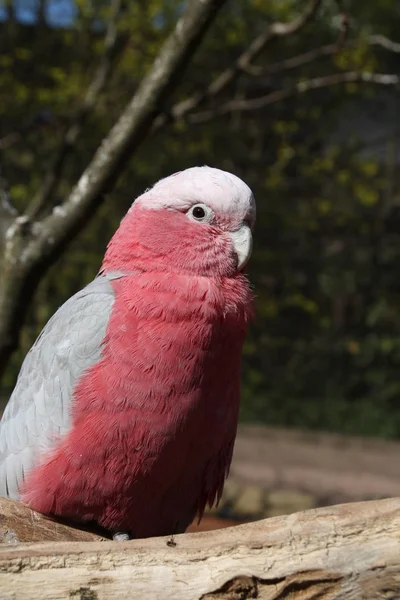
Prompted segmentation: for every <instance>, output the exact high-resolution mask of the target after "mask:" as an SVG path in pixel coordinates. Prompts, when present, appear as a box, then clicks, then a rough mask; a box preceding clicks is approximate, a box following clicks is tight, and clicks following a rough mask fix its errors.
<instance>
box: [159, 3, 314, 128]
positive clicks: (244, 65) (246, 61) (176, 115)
mask: <svg viewBox="0 0 400 600" xmlns="http://www.w3.org/2000/svg"><path fill="white" fill-rule="evenodd" d="M321 2H322V0H312V1H311V2H310V3H309V5H308V7H307V9H306V10H305V11H304V13H302V14H301V15H299V16H298V17H297V18H296V19H294V20H293V21H290V22H289V23H281V22H276V23H272V24H271V25H270V26H269V27H268V28H267V29H266V30H265V31H264V32H263V33H261V34H260V35H259V36H258V37H256V38H255V39H254V40H253V42H252V43H251V44H250V46H249V47H248V48H246V50H245V51H244V52H242V54H241V55H240V56H239V57H238V58H237V60H236V62H235V63H234V64H233V65H231V66H230V67H228V68H227V69H225V70H224V71H223V72H222V73H220V75H218V77H217V78H216V79H215V80H214V81H213V82H212V83H211V84H210V85H209V86H208V88H207V89H206V90H204V91H203V92H198V93H197V94H194V95H193V96H191V97H190V98H187V99H186V100H183V101H182V102H178V103H177V104H175V106H173V107H172V109H171V110H170V111H169V113H168V114H163V115H160V116H159V118H158V119H157V121H156V122H155V124H154V129H159V128H161V127H162V126H163V125H165V124H166V123H167V122H171V121H175V120H178V119H180V118H182V117H183V115H185V114H188V113H189V112H191V111H193V110H194V109H196V108H198V107H199V106H201V105H202V104H204V103H205V102H207V101H208V100H210V99H211V98H215V97H216V96H218V94H220V93H221V92H222V91H223V90H225V89H226V88H227V87H228V86H229V85H230V84H231V83H232V82H233V81H234V80H235V79H236V78H237V77H238V75H239V74H240V73H242V72H245V71H246V70H247V69H248V68H249V66H250V65H251V63H252V61H254V60H255V59H256V58H257V57H258V56H259V55H260V54H261V53H262V52H263V51H264V50H265V48H266V47H267V45H268V44H269V43H270V42H271V41H272V40H274V39H276V38H279V37H285V36H288V35H293V34H295V33H297V32H298V31H300V30H301V29H302V28H303V27H305V25H307V23H309V22H310V21H311V20H312V19H313V18H314V17H315V15H316V13H317V10H318V8H319V7H320V5H321Z"/></svg>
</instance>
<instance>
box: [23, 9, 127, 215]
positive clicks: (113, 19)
mask: <svg viewBox="0 0 400 600" xmlns="http://www.w3.org/2000/svg"><path fill="white" fill-rule="evenodd" d="M122 9H123V1H122V0H112V3H111V15H110V19H109V21H108V24H107V28H106V33H105V37H104V48H103V53H102V56H101V59H100V63H99V65H98V68H97V70H96V72H95V74H94V77H93V79H92V81H91V83H90V85H89V87H88V89H87V91H86V94H85V97H84V99H83V103H82V106H81V107H80V108H79V110H78V111H77V112H76V114H75V115H74V117H73V118H72V119H71V120H70V123H69V125H68V127H67V128H66V131H65V133H64V135H63V139H62V141H61V143H60V147H59V149H58V152H57V155H56V158H55V160H54V162H53V165H52V167H51V169H50V170H49V172H48V173H47V175H46V176H45V179H44V182H43V185H42V187H41V188H40V190H39V191H38V193H37V194H36V195H35V196H34V197H33V199H32V202H31V204H30V206H28V208H27V210H26V214H27V215H28V216H29V217H30V218H35V217H37V216H38V215H39V214H40V213H41V212H42V211H43V209H45V208H46V207H47V205H48V204H49V201H50V199H51V197H52V196H53V195H54V194H55V192H56V189H57V187H58V184H59V183H60V178H61V174H62V171H63V168H64V165H65V161H66V159H67V157H68V155H69V154H70V153H71V150H72V149H73V147H74V146H75V144H76V142H77V140H78V136H79V134H80V133H81V131H82V126H83V124H84V121H85V119H86V117H87V116H88V114H89V113H90V112H91V110H92V109H93V107H94V106H95V104H96V102H97V99H98V96H99V94H100V93H101V92H102V90H103V88H104V87H105V85H106V84H107V81H108V79H109V76H110V73H111V70H112V67H113V65H114V62H115V59H116V57H117V56H118V55H119V54H120V53H121V51H122V50H123V48H124V47H125V42H126V38H125V36H122V35H120V36H118V32H117V21H118V17H119V16H120V14H121V11H122Z"/></svg>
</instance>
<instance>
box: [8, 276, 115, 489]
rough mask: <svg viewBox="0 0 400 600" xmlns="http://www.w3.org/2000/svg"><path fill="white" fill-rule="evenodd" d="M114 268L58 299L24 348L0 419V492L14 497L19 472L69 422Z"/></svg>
mask: <svg viewBox="0 0 400 600" xmlns="http://www.w3.org/2000/svg"><path fill="white" fill-rule="evenodd" d="M119 277H122V274H118V273H114V274H110V275H107V276H103V275H101V276H99V277H97V278H96V279H94V280H93V281H92V282H91V283H90V284H89V285H87V286H86V287H85V288H84V289H83V290H81V291H80V292H78V293H77V294H75V295H74V296H72V297H71V298H70V299H69V300H67V302H65V304H63V305H62V306H61V307H60V308H59V309H58V311H57V312H56V313H55V314H54V316H53V317H52V318H51V319H50V320H49V322H48V323H47V325H46V326H45V327H44V329H43V331H42V333H41V334H40V336H39V337H38V339H37V340H36V342H35V343H34V345H33V346H32V348H31V349H30V351H29V352H28V354H27V356H26V358H25V360H24V362H23V364H22V367H21V371H20V373H19V376H18V379H17V383H16V386H15V389H14V391H13V393H12V395H11V397H10V399H9V401H8V404H7V406H6V409H5V411H4V414H3V418H2V420H1V422H0V496H5V497H9V498H12V499H14V500H16V499H18V488H19V485H20V484H21V482H22V480H23V478H24V474H26V473H27V472H28V470H29V469H30V468H31V467H32V466H34V465H35V464H36V463H37V461H38V459H39V457H40V455H41V454H42V453H43V452H45V451H46V450H49V449H51V448H52V446H53V445H54V440H55V439H59V437H60V436H63V435H65V434H66V433H67V431H68V429H69V428H70V426H71V399H72V391H73V389H74V386H75V384H76V382H77V381H78V379H79V378H80V377H81V375H82V374H83V373H84V372H85V371H86V370H87V369H88V368H90V367H91V366H92V365H93V364H95V363H96V362H97V361H98V360H99V359H100V356H101V351H102V342H103V340H104V337H105V333H106V328H107V324H108V321H109V317H110V313H111V310H112V305H113V302H114V291H113V287H112V285H111V280H112V279H117V278H119Z"/></svg>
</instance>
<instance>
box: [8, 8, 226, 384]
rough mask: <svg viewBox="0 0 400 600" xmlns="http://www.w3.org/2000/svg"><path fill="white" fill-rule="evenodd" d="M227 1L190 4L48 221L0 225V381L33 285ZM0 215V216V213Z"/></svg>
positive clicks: (127, 154) (92, 207) (90, 209)
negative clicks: (132, 94) (130, 98)
mask: <svg viewBox="0 0 400 600" xmlns="http://www.w3.org/2000/svg"><path fill="white" fill-rule="evenodd" d="M226 1H227V0H202V1H201V2H200V1H198V0H190V1H189V2H188V3H187V5H186V9H185V11H184V13H183V15H182V17H181V18H180V19H179V20H178V22H177V24H176V26H175V29H174V30H173V31H172V33H171V35H170V36H169V37H168V39H167V40H166V41H165V43H164V44H163V45H162V47H161V49H160V52H159V54H158V56H157V57H156V59H155V61H154V63H153V65H152V67H151V68H150V70H149V72H148V73H147V75H146V76H145V77H144V78H143V80H142V82H141V83H140V85H139V87H138V89H137V91H136V92H135V94H134V96H133V98H132V100H131V101H130V102H129V104H128V106H126V108H125V110H124V111H123V112H122V114H121V116H120V118H119V120H118V121H117V123H116V124H115V125H114V127H113V128H112V129H111V130H110V132H109V133H108V135H107V136H106V137H105V138H104V139H103V142H102V143H101V145H100V147H99V148H98V149H97V151H96V153H95V155H94V157H93V159H92V161H91V162H90V164H89V166H88V167H87V168H86V169H85V171H84V172H83V174H82V176H81V178H80V179H79V181H78V183H77V184H76V186H75V187H74V188H73V190H72V191H71V193H70V195H69V196H68V198H66V200H65V201H64V202H63V203H62V204H61V205H60V206H58V207H57V208H56V209H55V210H54V211H53V212H52V213H51V214H50V215H49V216H48V217H46V218H44V219H42V220H40V221H35V220H31V218H30V217H28V216H26V215H23V216H20V217H14V219H12V220H11V221H10V225H9V226H8V227H7V228H5V227H1V228H0V232H2V233H3V240H2V241H0V248H1V247H3V248H4V250H3V258H2V260H1V264H0V266H1V286H0V377H1V375H2V373H3V372H4V370H5V368H6V366H7V363H8V360H9V359H10V357H11V354H12V352H13V351H14V350H15V349H16V348H17V346H18V338H19V332H20V330H21V327H22V324H23V321H24V318H25V315H26V312H27V309H28V306H29V304H30V302H31V301H32V298H33V295H34V293H35V291H36V288H37V285H38V284H39V281H40V279H41V278H42V277H43V275H44V273H45V272H46V271H47V269H48V268H49V267H50V266H51V265H52V264H53V263H54V262H55V260H56V259H57V258H58V256H59V255H60V254H61V252H62V251H63V250H64V248H65V246H66V245H67V244H68V243H69V242H70V241H71V240H72V239H73V238H74V237H75V236H76V235H77V233H78V232H79V231H81V230H82V229H83V227H84V226H85V225H86V223H87V222H88V221H89V220H90V219H91V218H92V217H93V216H94V214H95V212H96V210H97V209H98V207H99V206H100V204H101V202H102V200H103V198H104V194H105V193H106V192H108V191H110V189H112V187H113V185H114V183H115V181H116V179H117V178H118V177H119V175H120V174H121V173H122V171H123V169H124V168H125V166H126V163H127V162H128V160H129V159H130V158H131V157H132V155H133V153H134V152H135V150H136V149H137V148H138V146H139V145H140V144H141V143H142V142H143V140H144V139H145V138H146V136H147V135H148V134H149V132H150V131H151V129H152V126H153V124H154V121H155V119H156V117H157V116H158V115H159V114H160V113H161V112H162V111H163V109H164V103H165V101H166V100H167V98H168V97H169V96H170V94H171V93H172V92H173V91H174V89H175V88H176V85H177V82H178V80H179V78H180V77H181V76H182V74H183V71H184V69H185V67H186V66H187V64H188V63H189V62H190V60H191V58H192V56H193V54H194V52H195V50H196V49H197V47H198V46H199V45H200V43H201V41H202V39H203V37H204V35H205V33H206V31H207V29H208V28H209V26H210V25H211V23H212V21H213V19H214V18H215V17H216V15H217V13H218V11H219V10H220V8H222V6H223V5H224V4H225V3H226ZM0 217H1V214H0Z"/></svg>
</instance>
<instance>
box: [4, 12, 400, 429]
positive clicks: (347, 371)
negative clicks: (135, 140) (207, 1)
mask: <svg viewBox="0 0 400 600" xmlns="http://www.w3.org/2000/svg"><path fill="white" fill-rule="evenodd" d="M93 4H94V5H95V6H97V4H98V5H99V6H98V9H96V10H97V12H96V11H95V12H96V14H95V15H93V14H88V12H87V10H86V9H85V7H87V6H88V5H87V3H85V2H78V3H77V5H78V8H80V13H79V16H78V17H77V22H76V24H75V26H74V27H71V28H69V29H61V28H58V29H55V28H54V29H51V28H49V27H46V26H45V25H44V24H42V25H39V24H37V25H34V26H29V27H28V26H21V25H18V24H16V23H14V24H12V23H11V22H5V23H3V24H1V25H0V97H1V99H2V101H1V103H0V131H1V136H2V137H3V138H4V139H5V138H7V136H8V138H7V139H12V135H14V134H15V133H17V134H18V135H19V136H20V139H19V141H17V142H15V143H14V142H13V143H11V144H10V145H9V146H8V147H4V148H3V151H2V155H1V159H2V167H3V174H4V176H5V177H6V178H7V180H8V182H9V184H10V192H11V196H12V198H13V202H14V203H15V205H16V206H17V207H18V208H19V209H23V208H24V207H25V206H26V205H27V203H28V202H29V200H30V199H31V198H32V196H33V195H34V193H35V192H36V191H37V189H38V188H39V186H40V183H41V181H42V179H43V176H44V173H45V172H46V169H47V168H48V167H49V165H51V164H52V161H53V160H54V156H55V153H56V150H57V147H58V144H59V141H60V138H61V135H62V132H63V130H64V128H65V126H66V123H67V122H68V119H69V117H70V115H71V114H73V113H74V111H75V110H77V109H78V108H79V106H80V103H81V102H82V97H83V93H84V90H85V89H86V87H87V85H88V83H89V82H90V79H91V76H92V74H93V72H94V69H95V67H96V64H97V62H98V60H99V56H100V54H101V51H102V32H101V28H97V29H96V30H94V29H93V27H92V23H93V19H94V17H96V18H99V17H103V18H104V19H106V18H107V3H93ZM93 4H92V5H93ZM180 5H181V3H180V2H178V1H177V0H169V1H167V2H166V1H165V0H164V1H161V0H148V1H147V2H138V3H136V2H133V3H130V4H129V7H128V9H127V10H126V13H125V15H124V18H123V22H122V24H121V25H120V26H121V27H123V28H124V29H125V30H126V31H128V32H129V35H130V38H129V43H128V44H127V45H126V47H125V50H124V52H123V54H122V56H121V58H120V59H119V61H118V63H117V65H116V67H115V70H114V73H113V76H112V77H111V79H110V81H109V83H108V86H107V89H106V91H105V93H103V94H102V95H101V96H100V97H99V100H98V103H97V105H96V107H95V109H94V110H93V111H92V114H91V115H90V118H89V122H88V124H87V127H86V129H85V134H84V136H82V137H81V138H80V141H79V144H78V146H77V148H76V150H75V151H74V153H73V155H71V157H70V160H69V161H68V164H67V168H66V169H65V171H64V172H63V176H62V180H61V184H60V186H59V188H58V191H57V196H56V197H55V198H54V199H53V204H54V205H55V204H56V203H57V202H59V201H60V200H61V199H62V198H63V197H64V196H65V195H66V194H67V193H68V191H69V190H70V188H71V185H72V184H73V183H74V182H75V181H76V179H77V177H78V176H79V174H80V173H81V172H82V170H83V169H84V167H85V165H86V164H87V163H88V161H89V160H90V157H91V156H92V154H93V151H94V150H95V149H96V147H97V146H98V144H99V142H100V141H101V139H102V136H103V135H104V134H105V133H106V132H107V130H108V128H109V127H110V126H111V125H112V124H113V122H114V121H115V119H116V118H117V116H118V114H119V112H120V110H121V109H122V107H123V106H124V105H125V103H126V102H127V101H128V100H129V98H130V97H131V95H132V94H133V92H134V90H135V88H136V87H137V85H138V82H139V81H140V78H141V77H142V75H143V73H145V72H146V69H147V67H148V66H149V65H150V64H151V61H152V60H153V58H154V56H155V54H156V52H157V50H158V48H159V46H160V43H161V42H162V40H163V39H164V38H165V36H166V34H167V32H168V31H169V30H170V29H171V27H172V25H173V24H174V22H175V19H176V16H177V14H178V13H179V10H180ZM299 5H301V6H300V7H299ZM305 5H306V2H301V3H299V2H295V1H294V0H283V1H282V0H270V1H269V2H265V1H262V2H261V1H259V0H251V1H250V0H236V1H234V0H231V2H230V3H228V5H227V7H226V8H225V10H224V12H223V13H222V14H221V15H220V17H219V19H218V20H217V21H216V23H215V24H214V25H213V27H212V28H211V31H210V33H209V35H208V37H207V39H206V41H205V43H204V45H203V46H202V48H201V50H200V51H199V52H198V53H197V55H196V57H195V60H194V62H193V63H192V65H191V66H190V68H189V70H188V71H187V72H186V74H185V76H184V79H183V81H182V85H181V87H180V90H179V97H184V96H185V95H189V94H190V93H193V92H194V91H197V90H199V89H203V88H204V87H205V86H206V85H207V84H208V83H209V82H210V80H211V79H212V78H213V77H215V76H216V75H217V74H218V73H219V72H220V71H221V70H222V69H223V68H224V67H225V66H227V65H229V64H230V63H231V62H232V61H233V60H234V59H235V57H237V56H238V55H239V54H240V52H241V51H242V50H243V49H244V48H245V47H246V45H248V44H249V43H250V41H251V40H252V39H253V38H254V37H255V36H256V35H257V34H258V33H259V32H261V31H262V30H263V28H264V27H265V26H266V24H268V23H270V22H272V21H273V20H276V19H281V20H289V19H291V18H293V17H294V16H295V15H296V11H298V10H299V8H302V9H304V7H305ZM349 5H350V3H349ZM349 11H350V22H351V25H352V29H351V31H350V33H349V35H350V36H351V38H354V40H355V42H354V44H351V45H350V46H349V47H346V48H344V49H342V51H340V52H339V53H337V54H335V55H333V56H332V55H326V56H322V57H321V58H320V59H318V60H316V61H313V62H310V63H309V64H306V65H304V66H303V67H301V68H300V69H297V70H296V71H284V72H278V73H276V74H274V75H270V76H265V77H264V76H263V77H262V78H253V80H252V81H251V88H250V91H248V92H247V93H248V94H249V95H251V96H255V97H256V96H257V95H264V94H265V93H268V92H269V91H273V90H275V89H281V88H282V87H285V86H290V85H292V84H293V82H296V81H300V80H302V79H309V78H313V77H319V76H323V75H325V74H327V73H331V72H336V71H337V70H339V71H341V70H343V71H347V70H357V69H361V70H363V71H378V72H391V71H395V70H396V68H397V69H398V66H399V65H398V62H399V55H398V54H397V55H395V54H392V53H390V52H387V51H385V50H384V49H382V48H380V47H377V46H371V45H369V44H368V36H369V35H371V34H377V33H379V34H384V35H387V36H389V37H393V38H394V39H395V38H396V33H397V32H398V31H399V30H400V29H399V25H400V11H399V7H398V6H397V4H396V2H395V1H394V0H385V2H383V1H382V2H380V3H377V2H370V3H365V2H361V1H360V0H354V1H353V2H352V3H351V6H349ZM337 19H338V15H337V6H336V3H330V2H326V3H323V8H322V10H321V11H320V13H319V16H318V19H317V20H316V21H315V22H314V23H312V24H309V25H308V26H307V27H306V28H305V29H304V30H302V31H301V33H299V34H298V35H295V36H290V37H286V38H282V39H280V40H279V41H276V42H274V44H272V45H271V46H269V47H268V52H267V53H265V55H263V56H261V57H260V59H259V61H258V62H259V65H262V66H264V65H268V64H272V63H275V62H278V61H281V60H283V59H285V58H288V57H291V56H296V55H299V54H301V53H303V52H306V51H308V50H310V49H312V48H316V47H318V46H321V45H323V44H327V43H334V42H335V41H336V40H337V39H338V35H339V30H338V21H337ZM396 61H397V62H396ZM245 83H246V86H245ZM248 85H249V84H248V81H247V80H246V82H244V78H243V77H241V78H239V79H238V80H237V82H235V84H234V85H232V86H231V87H230V88H229V89H228V90H227V91H226V93H225V96H224V98H223V99H225V100H228V99H230V98H232V97H235V98H238V97H241V94H243V90H244V89H245V87H246V89H247V90H249V87H248ZM396 94H398V90H394V89H391V90H389V89H388V90H386V89H383V88H374V89H372V88H371V87H370V86H366V85H365V84H347V85H343V86H336V87H332V88H325V89H321V90H319V91H311V92H308V93H305V94H302V95H298V96H294V97H292V98H290V99H288V100H286V101H284V102H279V103H275V104H271V105H269V106H267V107H266V108H264V109H262V110H259V111H253V112H250V111H249V112H245V113H243V114H238V113H232V114H230V115H226V116H223V117H219V118H218V119H214V120H212V121H210V122H206V123H203V124H201V125H188V124H185V123H182V122H178V123H176V124H175V125H174V126H172V127H170V128H169V129H168V130H166V131H164V132H163V133H162V134H158V135H156V136H153V137H150V138H149V139H148V140H147V141H146V142H145V143H144V145H143V146H142V148H141V150H140V151H139V152H138V153H137V154H136V155H135V157H134V158H133V159H132V161H131V163H130V165H129V168H128V169H127V171H126V172H125V173H124V175H123V177H122V178H121V179H120V181H119V183H118V185H117V187H116V189H115V190H114V191H113V192H112V194H110V195H109V197H107V198H106V202H105V203H104V204H103V206H102V207H101V209H100V210H99V212H98V213H97V215H96V217H95V218H94V219H93V220H92V222H91V223H90V225H89V226H88V227H87V229H86V230H85V231H84V232H83V233H82V234H81V235H80V236H79V237H78V238H77V239H76V240H75V241H74V242H73V244H72V245H71V246H70V248H69V249H68V251H67V252H66V253H65V254H64V256H62V258H61V259H60V260H59V261H58V263H57V264H56V265H55V266H54V267H53V268H52V269H51V271H50V272H49V274H48V276H47V277H46V278H45V279H44V281H43V282H42V283H41V285H40V288H39V291H38V293H37V296H36V299H35V303H34V304H33V306H32V307H31V310H30V315H29V319H28V322H27V324H26V326H25V328H24V330H23V334H22V338H21V345H20V349H19V351H18V353H17V354H16V355H15V356H14V358H13V361H12V364H11V366H10V368H9V370H8V373H7V375H6V378H5V381H4V382H3V384H4V387H3V394H4V396H7V395H8V393H9V391H10V390H11V388H12V385H13V382H14V380H15V377H16V374H17V372H18V369H19V366H20V364H21V361H22V359H23V356H24V355H25V354H26V352H27V350H28V348H29V347H30V345H31V343H32V342H33V340H34V339H35V337H36V335H37V334H38V333H39V331H40V330H41V328H42V327H43V325H44V323H45V322H46V321H47V320H48V318H49V317H50V316H51V315H52V314H53V312H54V311H55V310H56V308H57V307H58V306H59V305H60V304H61V303H62V302H63V301H64V300H65V299H66V298H67V297H69V296H70V295H71V294H72V293H74V292H75V291H76V290H77V289H79V288H80V287H82V286H83V285H85V284H86V283H87V282H88V281H89V280H90V279H91V278H93V276H94V275H95V274H96V272H97V270H98V268H99V265H100V263H101V257H102V254H103V252H104V249H105V246H106V244H107V242H108V240H109V238H110V237H111V235H112V233H113V231H114V230H115V229H116V227H117V226H118V223H119V220H120V219H121V217H122V215H123V214H124V213H125V212H126V210H127V208H128V207H129V205H130V204H131V202H132V201H133V199H134V198H135V197H136V196H137V195H138V194H139V193H140V192H142V191H143V190H144V189H145V188H146V187H148V186H149V185H151V184H152V183H153V182H155V181H156V180H157V179H159V178H160V177H163V176H165V175H167V174H169V173H171V172H173V171H176V170H182V169H184V168H186V167H188V166H192V165H195V164H210V165H213V166H218V167H220V168H224V169H227V170H231V171H233V172H235V173H236V174H237V175H239V176H241V177H242V178H243V179H245V180H246V181H247V182H248V183H249V185H251V186H252V188H253V189H254V191H255V194H256V198H257V201H258V224H257V229H256V234H255V250H254V259H253V262H252V264H251V267H250V276H251V279H252V281H253V283H254V288H255V292H256V296H257V300H256V302H257V320H256V321H255V323H254V324H253V325H252V328H251V334H250V336H249V339H248V341H247V343H246V346H245V351H244V369H243V403H242V419H243V420H247V421H258V422H266V423H269V424H279V425H286V426H296V427H304V428H318V429H325V430H336V431H343V432H346V433H357V434H363V435H379V436H383V437H400V279H399V277H398V265H399V261H400V212H399V206H400V198H399V177H398V173H397V163H396V152H397V159H398V158H399V157H398V150H397V149H396V143H397V141H398V139H399V138H398V132H396V122H395V119H394V120H393V127H392V128H391V130H390V131H389V133H387V131H385V132H383V134H382V135H383V141H382V143H381V144H380V148H383V151H381V152H374V151H371V143H370V142H366V141H365V133H366V132H365V131H364V130H362V126H360V127H361V129H360V128H359V130H358V132H357V131H356V132H355V133H353V134H351V131H352V125H353V120H354V115H356V117H358V116H359V115H363V114H364V113H365V114H367V111H368V110H369V107H370V106H373V107H375V109H376V108H377V107H378V112H377V117H376V119H377V123H378V124H379V118H380V113H379V106H380V104H379V103H380V102H383V107H384V109H383V110H386V108H385V107H387V106H388V105H391V104H390V103H391V102H396ZM398 106H399V105H398V104H397V107H398ZM395 114H396V113H394V115H395ZM397 114H398V113H397ZM43 116H44V117H43ZM41 119H42V121H43V122H42V121H41ZM36 121H37V123H36ZM366 122H367V123H368V122H369V123H372V122H373V119H371V118H370V120H369V121H366ZM32 123H33V125H32ZM35 123H36V124H35ZM376 130H377V135H378V134H379V126H376ZM338 132H339V133H338ZM340 132H341V133H340ZM367 133H368V132H367ZM10 136H11V137H10ZM378 137H379V136H378ZM381 137H382V136H381Z"/></svg>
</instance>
